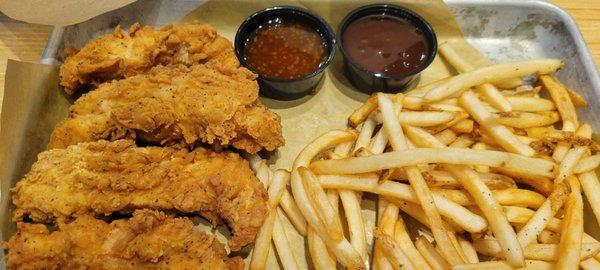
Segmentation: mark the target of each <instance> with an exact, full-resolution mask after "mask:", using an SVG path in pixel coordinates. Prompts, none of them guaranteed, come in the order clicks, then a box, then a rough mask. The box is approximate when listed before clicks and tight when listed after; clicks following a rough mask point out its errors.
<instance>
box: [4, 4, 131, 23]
mask: <svg viewBox="0 0 600 270" xmlns="http://www.w3.org/2000/svg"><path fill="white" fill-rule="evenodd" d="M135 1H136V0H110V1H107V0H101V1H98V0H18V1H15V0H0V11H2V13H4V14H6V15H7V16H8V17H11V18H13V19H15V20H19V21H24V22H28V23H36V24H46V25H56V26H65V25H71V24H76V23H80V22H83V21H85V20H89V19H91V18H93V17H96V16H98V15H100V14H103V13H105V12H108V11H111V10H114V9H117V8H120V7H122V6H125V5H127V4H130V3H133V2H135Z"/></svg>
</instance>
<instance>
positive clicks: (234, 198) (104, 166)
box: [12, 140, 267, 250]
mask: <svg viewBox="0 0 600 270" xmlns="http://www.w3.org/2000/svg"><path fill="white" fill-rule="evenodd" d="M12 191H13V204H14V205H15V211H14V217H13V220H14V221H15V222H18V221H22V220H24V219H26V218H28V219H31V220H32V221H34V222H42V223H51V222H53V221H55V220H56V219H58V221H59V222H61V221H63V222H64V221H65V220H68V219H69V218H70V217H78V216H83V215H88V214H92V215H110V214H112V213H114V212H127V211H133V210H136V209H142V208H147V209H156V210H164V211H167V210H176V211H179V212H183V213H198V214H200V215H202V216H203V217H205V218H206V219H208V220H210V221H211V222H212V223H213V224H219V223H220V222H221V220H222V219H224V220H225V221H226V222H227V224H228V225H229V227H230V228H231V229H232V232H233V236H232V238H231V241H230V243H229V247H230V248H231V249H232V250H238V249H240V248H241V247H243V246H245V245H247V244H249V243H251V242H252V241H253V240H254V237H255V235H256V233H257V232H258V229H259V228H260V227H261V225H262V223H263V221H264V219H265V216H266V213H267V204H266V201H267V193H266V191H265V188H264V186H263V185H262V183H260V182H259V180H258V179H257V178H256V176H255V175H254V173H253V172H252V170H251V169H250V167H249V164H248V162H247V161H246V160H244V159H242V158H241V157H240V156H239V155H238V154H235V153H232V152H226V151H224V152H220V153H216V152H212V151H209V150H206V149H202V148H197V149H195V150H194V151H192V152H188V151H187V150H185V149H179V150H178V149H173V148H169V147H143V148H141V147H136V146H135V144H134V142H132V141H129V140H119V141H114V142H108V141H97V142H92V143H81V144H78V145H72V146H69V147H68V148H66V149H54V150H49V151H45V152H42V153H40V154H39V155H38V160H37V162H35V163H34V164H33V166H32V168H31V171H30V172H29V173H27V174H26V175H25V177H24V178H23V179H22V180H21V181H19V182H17V184H16V186H15V187H14V188H13V189H12Z"/></svg>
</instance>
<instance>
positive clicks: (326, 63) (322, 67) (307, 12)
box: [234, 5, 337, 82]
mask: <svg viewBox="0 0 600 270" xmlns="http://www.w3.org/2000/svg"><path fill="white" fill-rule="evenodd" d="M277 10H281V11H285V10H289V11H299V12H300V13H303V15H305V16H309V17H312V18H314V19H316V20H317V21H318V22H319V23H320V24H321V26H322V28H323V29H325V31H326V32H329V34H330V36H331V38H329V39H328V38H327V37H325V36H323V35H321V37H322V38H323V40H324V41H325V44H327V45H329V44H330V46H331V50H330V51H329V53H328V55H327V57H326V58H324V60H323V61H321V63H320V64H319V67H317V68H316V69H315V70H314V71H313V72H311V73H309V74H306V75H304V76H301V77H298V78H293V79H281V78H274V77H268V76H265V75H262V74H260V73H259V72H258V71H256V70H254V69H253V68H252V67H251V66H250V65H249V64H248V62H246V60H245V58H244V57H243V56H244V47H245V46H240V47H237V46H236V47H235V53H236V55H237V57H238V60H239V61H240V64H242V66H243V67H245V68H247V69H249V70H250V71H252V72H254V73H255V74H257V75H258V77H259V78H261V79H264V80H268V81H272V82H296V81H302V80H306V79H310V78H312V77H315V76H317V75H319V74H320V73H322V72H323V71H324V70H325V69H326V68H327V67H328V66H329V64H331V62H332V61H333V58H334V56H335V45H336V43H337V42H336V40H335V32H334V31H333V29H332V28H331V26H330V25H329V23H327V21H325V19H323V18H322V17H321V16H319V15H318V14H316V13H314V12H312V11H311V10H309V9H306V8H303V7H296V6H286V5H284V6H273V7H268V8H265V9H262V10H259V11H256V12H254V13H252V14H251V15H250V16H248V18H246V19H245V20H244V21H243V22H242V23H241V24H240V26H239V27H238V30H237V32H236V34H235V39H234V44H235V45H237V44H238V43H240V42H241V40H239V39H241V38H242V37H241V36H240V34H241V32H242V30H243V28H244V27H245V26H246V25H247V24H248V23H250V22H251V21H252V20H254V19H255V18H256V17H258V16H259V15H261V14H264V13H267V12H271V11H277ZM253 31H254V30H253ZM253 31H251V32H250V33H252V32H253ZM244 38H245V37H244Z"/></svg>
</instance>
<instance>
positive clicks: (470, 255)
mask: <svg viewBox="0 0 600 270" xmlns="http://www.w3.org/2000/svg"><path fill="white" fill-rule="evenodd" d="M458 243H459V244H460V247H461V248H462V249H463V252H464V253H465V255H466V256H467V262H468V263H478V262H479V257H478V256H477V250H475V248H474V247H473V244H471V242H469V240H467V239H465V238H463V237H458Z"/></svg>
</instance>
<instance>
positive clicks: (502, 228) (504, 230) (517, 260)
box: [445, 165, 525, 267]
mask: <svg viewBox="0 0 600 270" xmlns="http://www.w3.org/2000/svg"><path fill="white" fill-rule="evenodd" d="M445 168H446V169H447V170H448V171H450V173H452V174H453V175H454V176H455V177H456V179H457V180H458V181H459V182H460V183H461V184H462V185H463V187H464V188H465V189H466V190H467V191H468V192H469V194H471V196H472V197H473V199H474V201H475V202H476V204H477V206H479V208H480V209H481V211H482V212H483V215H484V216H485V217H486V219H487V221H488V223H489V227H490V229H491V231H492V233H493V234H494V236H495V237H496V238H497V239H498V242H499V243H500V246H501V247H502V250H503V254H504V258H505V259H506V260H507V262H508V263H509V264H510V265H511V266H514V267H521V266H523V265H524V264H525V258H524V257H523V250H522V249H521V245H520V244H519V241H518V240H517V236H516V234H515V232H514V231H513V228H512V227H511V226H510V224H509V223H508V220H507V219H506V216H505V215H504V213H503V212H502V209H501V208H500V204H499V203H498V201H496V199H494V196H493V195H492V192H491V191H490V190H489V189H488V188H487V186H486V185H485V184H483V183H482V182H481V180H479V177H478V175H477V173H476V172H475V171H473V170H472V169H470V168H469V167H467V166H459V165H452V166H446V167H445Z"/></svg>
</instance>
